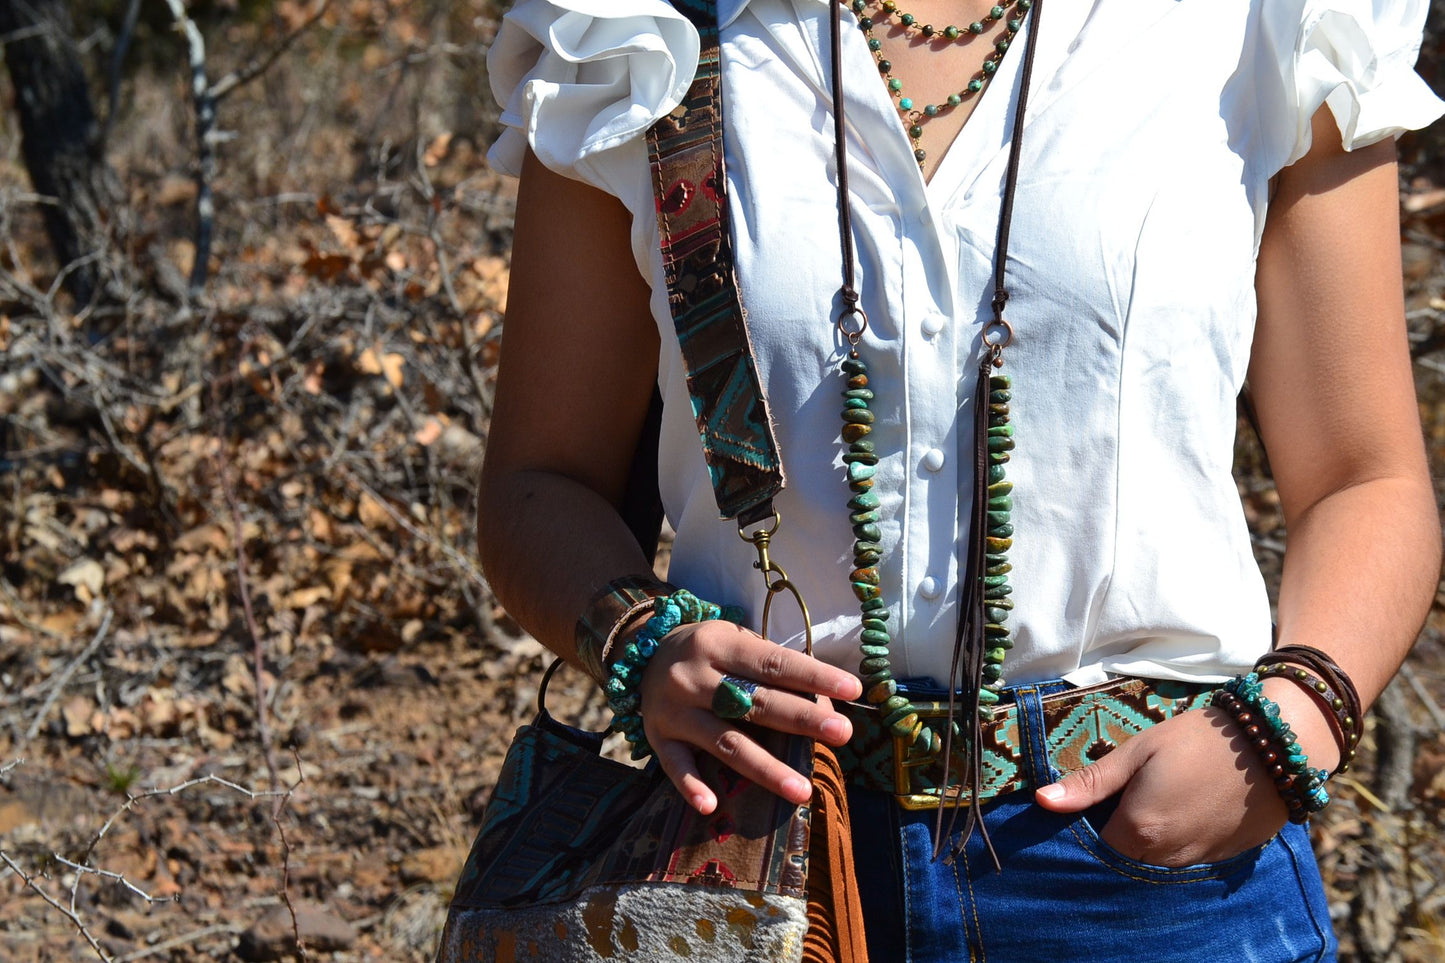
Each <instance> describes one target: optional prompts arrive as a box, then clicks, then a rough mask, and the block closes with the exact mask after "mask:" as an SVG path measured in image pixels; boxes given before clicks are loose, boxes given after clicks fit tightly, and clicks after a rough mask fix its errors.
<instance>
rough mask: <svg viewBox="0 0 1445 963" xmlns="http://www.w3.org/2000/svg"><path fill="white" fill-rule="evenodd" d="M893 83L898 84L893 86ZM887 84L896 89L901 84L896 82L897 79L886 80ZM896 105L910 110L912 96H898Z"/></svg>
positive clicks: (911, 107)
mask: <svg viewBox="0 0 1445 963" xmlns="http://www.w3.org/2000/svg"><path fill="white" fill-rule="evenodd" d="M894 84H898V87H894V86H893V85H894ZM888 86H889V88H890V89H892V90H897V89H899V87H902V86H903V85H902V84H901V83H898V81H897V80H890V81H888ZM898 106H899V107H901V108H902V109H904V110H912V109H913V98H912V97H901V98H899V100H898Z"/></svg>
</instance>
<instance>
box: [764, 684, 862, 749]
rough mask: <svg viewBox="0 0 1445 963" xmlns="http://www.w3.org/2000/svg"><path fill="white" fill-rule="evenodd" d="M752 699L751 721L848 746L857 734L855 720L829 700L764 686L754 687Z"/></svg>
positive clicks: (782, 730) (770, 727)
mask: <svg viewBox="0 0 1445 963" xmlns="http://www.w3.org/2000/svg"><path fill="white" fill-rule="evenodd" d="M752 701H753V707H752V709H751V710H749V711H748V714H747V715H746V716H745V717H744V718H745V719H746V720H747V721H748V722H754V723H757V724H758V725H760V726H766V727H767V728H769V729H776V730H778V731H779V732H788V733H792V734H793V735H795V736H807V737H809V738H811V739H818V740H821V741H822V742H826V743H827V744H828V745H830V746H841V745H844V744H846V743H847V742H848V740H849V739H850V738H851V737H852V735H853V725H852V723H850V722H849V721H848V718H847V717H846V716H844V715H841V714H840V713H837V712H834V711H833V707H832V705H831V704H830V703H829V702H828V700H826V699H816V698H809V697H808V696H805V695H800V694H798V693H796V692H787V691H785V690H783V689H775V688H772V687H771V686H766V685H760V686H758V687H757V688H756V689H755V690H753V694H752Z"/></svg>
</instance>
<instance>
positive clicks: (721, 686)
mask: <svg viewBox="0 0 1445 963" xmlns="http://www.w3.org/2000/svg"><path fill="white" fill-rule="evenodd" d="M757 691H758V684H757V683H756V682H754V681H753V680H752V679H740V678H738V677H737V676H735V675H725V676H723V677H722V681H720V682H719V683H718V684H717V688H716V689H714V690H712V711H713V715H715V716H717V717H718V718H719V719H746V718H747V715H748V713H749V712H752V711H753V693H754V692H757Z"/></svg>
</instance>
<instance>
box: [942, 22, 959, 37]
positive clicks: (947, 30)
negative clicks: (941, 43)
mask: <svg viewBox="0 0 1445 963" xmlns="http://www.w3.org/2000/svg"><path fill="white" fill-rule="evenodd" d="M943 35H944V36H945V37H947V38H948V39H949V40H957V39H958V28H957V27H955V26H952V25H949V26H947V27H944V28H943Z"/></svg>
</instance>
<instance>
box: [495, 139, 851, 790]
mask: <svg viewBox="0 0 1445 963" xmlns="http://www.w3.org/2000/svg"><path fill="white" fill-rule="evenodd" d="M631 250H632V249H631V242H630V220H629V217H628V214H627V211H626V209H625V208H623V206H622V205H621V204H620V203H618V202H617V200H616V199H614V198H612V197H609V196H608V195H606V194H603V193H602V192H600V191H597V190H595V189H593V188H591V187H588V186H586V185H584V184H580V183H578V182H576V181H572V180H569V179H567V178H565V177H562V176H560V175H558V174H556V173H553V172H552V171H549V170H547V169H546V168H545V167H543V166H542V165H541V164H540V163H539V162H538V161H537V160H536V158H535V157H533V156H532V155H531V153H530V152H529V153H528V155H527V160H526V163H525V165H524V168H523V172H522V187H521V191H520V194H519V196H518V199H517V227H516V236H515V240H514V242H513V250H512V277H511V284H510V295H509V298H508V305H507V320H506V326H505V329H504V332H503V336H502V357H501V369H500V372H499V374H498V381H497V401H496V406H495V410H494V412H493V416H492V426H491V432H490V435H489V437H488V440H487V454H486V461H485V464H484V466H483V469H482V480H481V485H480V491H479V492H478V497H479V506H478V512H477V545H478V549H479V551H480V553H481V558H482V567H483V568H484V569H485V571H486V573H487V578H488V579H489V580H490V581H491V583H492V588H493V589H494V590H495V591H496V593H497V597H498V599H500V600H501V602H502V604H503V605H504V606H506V608H507V611H508V612H510V613H511V614H512V616H513V617H514V618H516V619H517V621H518V622H520V623H521V624H522V626H523V627H524V628H526V629H527V630H528V631H529V632H531V633H532V634H533V635H535V636H536V637H537V638H538V639H539V640H540V641H541V642H543V643H545V644H546V645H547V646H548V647H550V648H551V649H552V650H553V651H555V652H557V653H558V654H559V655H561V656H563V657H564V658H568V659H570V660H572V661H573V662H574V663H575V662H576V649H575V643H574V641H573V626H574V624H575V622H576V620H577V617H578V615H579V614H581V612H582V609H583V607H584V606H585V605H586V604H587V602H588V601H589V600H590V599H591V598H592V596H593V594H594V593H595V592H596V591H597V590H598V589H599V588H601V587H602V586H604V585H606V584H607V583H608V582H609V581H611V580H612V579H615V578H618V577H619V576H622V575H635V574H643V573H647V572H650V571H651V566H650V565H649V564H648V562H647V559H646V558H645V557H644V556H643V553H642V550H641V549H640V548H639V547H638V545H637V542H636V540H635V539H634V538H633V536H632V533H631V531H630V530H629V529H628V528H627V526H626V525H625V524H624V523H623V521H622V519H621V517H620V516H619V515H618V511H617V507H618V505H619V504H620V503H621V500H622V494H623V490H624V488H625V486H626V482H627V473H628V470H629V468H630V467H631V462H632V454H633V451H634V450H635V449H636V447H637V440H638V436H639V435H640V433H641V426H642V423H643V420H644V418H645V415H646V412H647V405H648V402H649V400H650V398H651V395H652V388H653V385H654V383H655V382H656V379H657V357H658V345H659V341H658V335H657V329H656V327H655V326H654V325H653V321H652V315H651V313H650V311H649V308H648V299H649V289H648V286H647V284H646V282H644V281H643V279H642V277H641V276H640V275H639V274H638V272H637V266H636V263H635V262H634V260H633V258H632V253H631ZM713 601H717V602H730V601H733V600H731V599H715V600H713ZM724 674H734V675H740V676H744V677H748V678H753V679H756V680H758V681H759V682H762V683H763V684H764V688H762V689H760V690H758V693H757V696H756V701H755V708H754V710H753V711H752V712H751V713H749V716H748V719H749V721H751V722H755V723H758V724H759V725H764V726H770V727H772V728H775V729H780V730H783V731H786V732H793V733H798V734H801V735H807V736H811V737H813V738H815V739H822V740H824V741H826V742H828V743H830V744H832V745H842V744H843V743H845V742H846V741H847V740H848V737H849V735H850V729H849V726H848V722H847V720H846V719H845V718H844V717H843V716H842V715H840V714H838V713H836V712H833V711H832V707H831V706H830V705H829V704H828V703H827V701H826V699H824V700H822V701H818V700H815V699H812V698H805V697H803V696H802V695H799V694H798V693H817V694H819V695H823V696H827V697H834V698H843V699H852V698H857V696H858V695H859V691H860V686H859V682H858V680H857V679H856V678H854V677H853V676H852V675H851V674H849V673H847V672H844V671H843V670H841V669H837V668H835V667H833V666H829V665H825V664H823V663H821V662H816V661H814V660H812V659H810V658H808V657H807V656H804V655H803V654H802V653H799V652H795V651H793V650H791V649H785V648H782V647H781V646H777V645H774V644H773V643H771V642H768V641H767V640H765V639H762V638H759V637H758V636H757V635H755V634H753V633H752V632H748V631H746V630H743V629H740V628H737V627H736V626H732V625H728V624H726V623H721V622H710V623H706V624H703V625H690V626H683V627H682V628H680V629H677V630H676V631H674V632H672V633H670V634H669V635H668V636H667V638H666V640H665V644H664V645H663V646H662V647H661V648H660V649H659V650H658V653H657V654H656V655H655V656H654V657H653V659H652V661H651V663H650V664H649V666H648V669H647V671H646V673H645V674H644V677H643V684H642V690H641V691H642V713H643V719H644V724H645V727H646V731H647V737H648V741H649V742H650V743H651V744H652V746H653V748H654V749H655V750H656V751H657V756H658V760H659V762H660V763H661V764H662V767H663V769H664V770H665V771H666V772H667V774H668V775H669V776H670V777H671V778H672V780H673V781H674V782H675V783H676V784H677V786H678V788H679V789H680V790H681V791H682V792H683V794H684V797H685V798H686V799H688V800H689V801H690V802H691V803H692V804H693V805H694V806H696V807H697V808H698V809H699V810H701V811H703V812H709V811H711V810H712V808H713V807H714V806H715V805H716V801H715V796H714V794H713V791H712V789H711V788H710V787H708V786H706V785H705V784H704V783H703V782H702V780H701V779H700V778H699V776H698V771H697V765H696V762H695V755H694V753H695V751H696V750H699V749H701V750H703V751H706V752H710V753H712V754H714V755H716V756H718V757H719V758H721V759H723V760H724V761H725V762H727V763H729V764H730V765H731V766H732V767H733V768H734V769H736V770H737V771H738V772H740V773H742V774H743V775H745V776H747V777H748V778H750V779H752V780H753V781H755V782H757V783H758V784H760V785H762V786H765V787H767V788H769V789H771V790H772V791H773V792H775V793H778V794H779V795H782V796H785V797H787V798H789V799H791V800H793V801H794V802H799V803H801V802H806V801H807V800H808V799H809V798H810V797H811V795H812V787H811V784H810V783H809V782H808V781H807V780H806V779H804V778H802V777H801V776H799V775H798V774H797V773H795V772H793V771H792V770H791V769H789V768H788V767H787V766H786V765H784V764H783V763H782V762H781V761H779V760H778V759H776V758H775V757H773V756H772V755H770V754H769V753H768V752H766V751H765V750H764V749H763V748H762V747H761V746H759V745H758V744H757V743H756V742H754V741H753V740H752V739H750V738H748V737H747V736H746V735H744V734H743V732H742V731H741V730H739V729H738V728H736V727H735V726H732V725H730V724H728V723H725V722H723V721H722V720H721V719H719V718H717V716H715V715H713V713H712V711H711V709H710V703H711V697H712V691H713V689H714V688H716V686H717V684H718V681H719V679H720V678H721V677H722V676H723V675H724Z"/></svg>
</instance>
